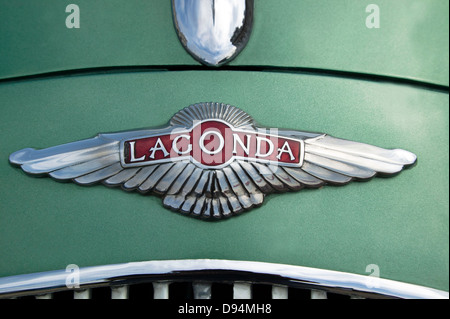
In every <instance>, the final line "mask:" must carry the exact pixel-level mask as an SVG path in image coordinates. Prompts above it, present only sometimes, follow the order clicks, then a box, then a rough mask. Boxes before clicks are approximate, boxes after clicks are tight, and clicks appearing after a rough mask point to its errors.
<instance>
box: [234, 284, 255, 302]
mask: <svg viewBox="0 0 450 319" xmlns="http://www.w3.org/2000/svg"><path fill="white" fill-rule="evenodd" d="M233 299H252V284H250V283H248V282H235V283H234V285H233Z"/></svg>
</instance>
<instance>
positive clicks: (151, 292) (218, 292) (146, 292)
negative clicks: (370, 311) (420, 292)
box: [13, 281, 365, 300]
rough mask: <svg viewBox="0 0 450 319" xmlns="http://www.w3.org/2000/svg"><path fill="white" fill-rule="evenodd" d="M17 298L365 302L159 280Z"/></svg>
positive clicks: (259, 286) (315, 292)
mask: <svg viewBox="0 0 450 319" xmlns="http://www.w3.org/2000/svg"><path fill="white" fill-rule="evenodd" d="M13 298H17V299H57V300H67V299H95V300H108V299H132V300H151V299H171V300H192V299H213V300H230V299H256V300H270V299H292V300H300V299H365V297H363V296H361V295H359V294H357V293H356V292H353V293H344V292H339V293H338V292H330V291H326V290H321V289H308V288H296V287H288V286H284V285H273V284H267V283H250V282H201V281H194V282H193V281H171V282H168V281H162V282H161V281H155V282H142V283H133V284H125V285H119V286H97V287H90V288H79V289H62V288H61V289H60V290H56V291H54V292H48V293H39V292H33V293H31V294H24V295H21V296H17V297H13Z"/></svg>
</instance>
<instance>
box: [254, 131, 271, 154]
mask: <svg viewBox="0 0 450 319" xmlns="http://www.w3.org/2000/svg"><path fill="white" fill-rule="evenodd" d="M262 141H265V142H267V143H268V144H269V151H268V152H267V153H266V154H262V153H261V142H262ZM264 149H265V148H264ZM273 149H274V146H273V143H272V141H271V140H269V139H268V138H265V137H260V136H257V137H256V154H255V156H258V157H267V156H270V155H271V154H272V153H273Z"/></svg>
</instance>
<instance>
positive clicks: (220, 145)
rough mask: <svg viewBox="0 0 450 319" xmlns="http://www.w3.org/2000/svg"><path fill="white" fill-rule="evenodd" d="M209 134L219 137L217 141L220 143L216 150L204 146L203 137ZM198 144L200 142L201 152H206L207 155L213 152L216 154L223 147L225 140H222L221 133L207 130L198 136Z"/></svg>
mask: <svg viewBox="0 0 450 319" xmlns="http://www.w3.org/2000/svg"><path fill="white" fill-rule="evenodd" d="M211 134H212V135H215V136H217V137H218V138H219V143H220V144H219V147H218V148H217V149H216V150H214V151H210V150H208V149H207V148H206V147H205V138H206V137H207V136H208V135H211ZM199 144H200V148H201V150H202V151H203V152H205V153H206V154H209V155H213V154H217V153H219V152H220V151H222V149H223V147H224V145H225V141H224V140H223V136H222V134H220V133H219V132H216V131H209V132H205V133H203V135H202V136H200V140H199Z"/></svg>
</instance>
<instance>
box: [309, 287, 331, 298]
mask: <svg viewBox="0 0 450 319" xmlns="http://www.w3.org/2000/svg"><path fill="white" fill-rule="evenodd" d="M311 299H328V296H327V292H326V291H323V290H316V289H311Z"/></svg>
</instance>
